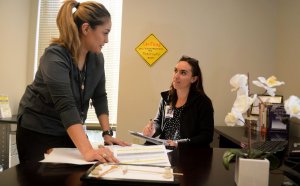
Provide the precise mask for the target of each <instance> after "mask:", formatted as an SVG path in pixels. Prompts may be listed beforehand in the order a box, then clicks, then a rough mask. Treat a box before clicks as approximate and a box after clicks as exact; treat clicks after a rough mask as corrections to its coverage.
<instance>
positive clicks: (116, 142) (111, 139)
mask: <svg viewBox="0 0 300 186" xmlns="http://www.w3.org/2000/svg"><path fill="white" fill-rule="evenodd" d="M103 138H104V142H105V144H108V145H120V146H130V145H131V144H130V143H128V142H126V141H122V140H120V139H118V138H114V137H112V136H109V135H105V136H104V137H103Z"/></svg>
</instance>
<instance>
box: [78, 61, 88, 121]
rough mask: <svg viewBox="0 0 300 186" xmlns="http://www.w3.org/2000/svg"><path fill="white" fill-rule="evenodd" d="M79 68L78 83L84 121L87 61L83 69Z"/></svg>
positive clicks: (81, 114)
mask: <svg viewBox="0 0 300 186" xmlns="http://www.w3.org/2000/svg"><path fill="white" fill-rule="evenodd" d="M77 69H78V82H79V83H78V85H79V93H80V106H81V113H80V116H81V120H82V122H84V119H83V118H84V110H83V107H84V105H83V100H84V88H85V86H84V85H85V79H86V63H85V64H84V66H83V68H82V70H79V68H77Z"/></svg>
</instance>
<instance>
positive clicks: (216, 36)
mask: <svg viewBox="0 0 300 186" xmlns="http://www.w3.org/2000/svg"><path fill="white" fill-rule="evenodd" d="M276 19H277V1H266V0H265V1H261V0H253V1H241V0H230V1H229V0H227V1H221V0H189V1H184V0H164V1H161V0H152V1H140V0H124V8H123V28H122V31H123V32H122V42H121V43H122V46H121V48H122V50H121V70H120V90H119V91H120V92H119V96H120V98H119V111H118V132H117V135H118V136H119V137H121V138H125V139H130V136H129V135H128V133H127V130H128V129H131V130H141V129H142V127H143V126H144V125H145V124H146V122H147V121H148V120H149V118H153V117H154V115H155V113H156V111H157V107H158V102H159V99H160V95H159V94H160V92H161V91H162V90H164V89H167V88H168V87H169V85H170V82H171V76H172V71H173V69H174V66H175V64H176V62H177V60H178V59H179V57H180V56H181V55H182V54H187V55H190V56H192V57H195V58H197V59H199V61H200V67H201V68H202V71H203V76H204V77H203V78H204V87H205V90H206V93H207V94H208V95H209V96H210V98H211V99H212V101H213V105H214V109H215V125H224V117H225V115H226V114H227V112H229V111H230V109H231V106H232V104H233V101H234V98H235V94H234V93H232V92H230V88H231V87H230V85H229V79H230V78H231V77H232V76H233V75H234V74H236V73H247V72H249V73H250V79H251V80H252V79H254V78H256V77H257V76H270V75H272V74H275V72H276V68H275V65H274V63H275V57H276V56H275V52H276V28H277V27H276V26H277V25H276V24H277V20H276ZM151 33H153V34H155V35H156V36H157V38H158V39H159V40H161V42H162V43H163V44H164V46H166V48H167V49H168V52H167V53H166V54H165V55H164V56H163V57H162V58H161V59H160V60H159V61H158V62H156V63H155V64H154V65H153V66H152V67H149V66H148V65H147V64H146V63H145V62H144V61H143V60H142V58H141V57H140V56H139V55H138V54H137V53H136V52H135V50H134V49H135V47H136V46H138V45H139V44H140V43H141V42H142V41H143V40H144V39H145V38H146V37H147V36H148V35H149V34H151ZM275 75H276V74H275ZM278 78H280V77H278ZM251 89H252V90H254V91H258V93H263V90H261V89H254V87H251ZM259 91H261V92H259Z"/></svg>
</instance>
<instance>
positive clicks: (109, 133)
mask: <svg viewBox="0 0 300 186" xmlns="http://www.w3.org/2000/svg"><path fill="white" fill-rule="evenodd" d="M105 135H109V136H113V130H112V129H109V130H105V131H103V132H102V137H104V136H105Z"/></svg>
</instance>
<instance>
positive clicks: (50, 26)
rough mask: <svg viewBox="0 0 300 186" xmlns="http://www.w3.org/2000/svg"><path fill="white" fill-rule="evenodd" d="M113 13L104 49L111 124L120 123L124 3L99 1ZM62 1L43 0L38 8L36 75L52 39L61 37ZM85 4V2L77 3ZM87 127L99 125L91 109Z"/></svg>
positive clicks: (79, 0)
mask: <svg viewBox="0 0 300 186" xmlns="http://www.w3.org/2000/svg"><path fill="white" fill-rule="evenodd" d="M97 1H98V2H100V3H102V4H103V5H104V6H105V7H106V8H107V9H108V11H109V12H110V14H111V20H112V30H111V32H110V34H109V42H108V43H107V44H105V46H104V48H102V52H103V55H104V59H105V66H104V68H105V74H106V91H107V97H108V108H109V122H110V124H111V125H116V124H117V110H118V109H117V108H118V88H119V65H120V43H121V42H120V41H121V27H122V5H123V1H122V0H118V1H111V0H97ZM62 2H63V1H62V0H40V1H39V8H38V19H37V20H38V21H37V36H36V47H35V49H36V50H35V51H36V53H35V65H34V73H35V72H36V70H37V67H38V63H39V59H40V57H41V55H42V54H43V52H44V49H45V48H46V47H47V46H48V45H49V44H50V41H51V39H52V38H53V37H58V34H59V32H58V29H57V26H56V16H57V13H58V11H59V8H60V6H61V5H62ZM77 2H83V0H77ZM90 105H91V104H90ZM86 123H87V124H90V123H98V119H97V116H96V114H95V111H94V108H93V107H92V106H90V108H89V110H88V116H87V120H86Z"/></svg>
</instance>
